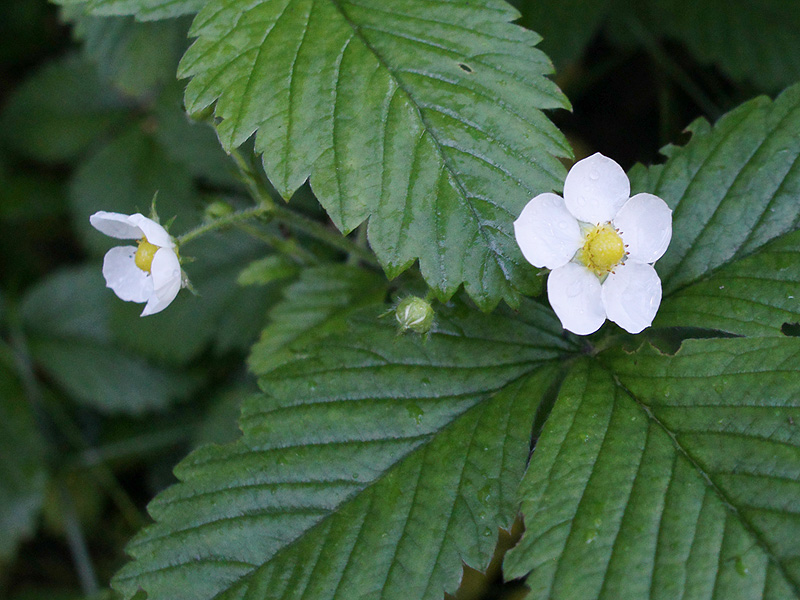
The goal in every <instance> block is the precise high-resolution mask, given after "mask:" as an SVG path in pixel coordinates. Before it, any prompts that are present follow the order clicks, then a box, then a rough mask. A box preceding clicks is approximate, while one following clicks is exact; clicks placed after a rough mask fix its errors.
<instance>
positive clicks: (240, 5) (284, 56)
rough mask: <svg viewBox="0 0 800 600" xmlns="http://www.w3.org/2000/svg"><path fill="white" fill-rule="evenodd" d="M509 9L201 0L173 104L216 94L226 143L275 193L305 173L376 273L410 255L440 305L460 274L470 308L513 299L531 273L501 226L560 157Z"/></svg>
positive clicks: (553, 181) (538, 61)
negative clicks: (256, 158) (377, 265)
mask: <svg viewBox="0 0 800 600" xmlns="http://www.w3.org/2000/svg"><path fill="white" fill-rule="evenodd" d="M517 16H518V15H517V13H516V12H515V11H514V10H513V9H512V8H511V7H509V6H508V5H507V4H505V3H503V2H500V1H496V0H481V1H479V2H470V3H454V2H444V3H428V2H422V1H421V0H402V1H398V2H392V3H390V4H387V3H385V2H377V1H374V0H367V1H365V2H350V1H342V2H340V1H333V0H280V1H275V2H265V1H259V2H251V1H249V0H235V1H233V2H229V1H223V0H212V1H211V2H210V3H209V4H208V5H207V6H206V7H205V8H204V9H203V10H202V11H201V12H200V14H198V16H197V18H196V19H195V22H194V24H193V26H192V30H191V32H190V33H191V35H193V36H197V37H198V39H197V41H196V42H195V43H194V44H193V45H192V46H191V48H190V49H189V50H188V52H187V53H186V55H185V56H184V58H183V60H182V63H181V68H180V75H181V76H183V77H192V80H191V82H190V83H189V85H188V87H187V90H186V107H187V110H188V111H189V112H190V113H191V112H196V111H200V110H202V109H204V108H206V107H208V106H210V105H212V104H214V103H216V105H215V113H216V116H217V117H218V118H219V119H221V121H220V122H219V124H218V132H219V137H220V140H221V142H222V144H223V146H224V147H225V148H226V149H228V150H230V149H232V148H234V147H236V146H239V145H240V144H242V143H243V142H244V141H245V140H247V139H248V138H250V137H251V136H252V135H253V133H254V132H256V131H257V135H256V143H255V144H256V146H255V147H256V150H257V151H258V152H261V153H263V162H264V167H265V169H266V172H267V174H268V176H269V178H270V180H271V182H272V183H273V185H275V187H276V188H277V190H278V191H279V192H280V193H281V194H282V195H283V196H284V197H285V198H289V197H290V196H291V194H292V193H293V192H294V191H295V190H297V189H298V188H299V187H300V186H301V185H302V184H303V182H304V181H306V180H307V179H309V177H310V181H311V187H312V188H313V190H314V193H315V194H316V196H317V198H318V199H319V201H320V203H321V204H322V205H323V206H324V207H325V209H326V210H327V211H328V214H329V215H330V216H331V218H332V219H333V221H334V223H335V224H336V225H337V227H338V228H339V229H340V230H341V231H343V232H345V233H347V232H349V231H351V230H353V229H354V228H355V227H356V226H358V225H359V224H360V223H362V222H363V221H365V220H366V219H367V218H369V229H368V236H369V241H370V244H371V246H372V249H373V250H374V251H375V253H376V255H377V256H378V259H379V260H380V261H381V264H382V265H383V266H384V268H385V269H386V271H387V273H388V274H389V276H390V277H394V276H396V275H397V274H399V273H400V272H402V271H403V270H405V269H406V268H408V267H409V266H410V265H411V264H412V263H413V262H414V261H415V260H417V259H418V260H419V264H420V268H421V270H422V273H423V275H424V277H425V279H426V280H427V282H428V283H429V284H430V285H431V287H433V288H435V289H436V290H437V292H438V294H439V297H440V298H441V299H443V300H446V299H447V298H449V297H450V296H452V295H453V293H454V292H455V291H456V290H457V289H458V288H459V286H460V285H461V284H462V283H463V284H464V286H465V288H466V290H467V292H468V293H469V295H470V296H471V297H472V298H473V299H474V300H475V301H476V302H477V303H478V304H479V305H480V306H481V307H482V308H491V307H493V306H494V305H496V304H497V302H498V301H500V300H501V299H505V300H506V301H507V302H509V303H512V304H513V303H516V302H517V300H518V291H519V290H522V291H527V292H529V291H531V290H532V289H533V281H534V279H535V270H534V269H532V268H531V267H530V265H529V264H528V263H526V262H525V261H524V259H523V258H522V255H521V254H520V252H519V249H518V248H517V245H516V242H515V240H514V236H513V232H512V226H511V224H512V221H513V220H514V218H516V216H517V214H519V212H520V211H521V209H522V207H523V205H524V204H525V202H527V201H528V200H529V199H530V198H531V197H532V196H533V195H535V194H537V193H539V192H544V191H549V190H551V189H554V188H559V187H560V186H561V184H562V182H563V178H564V168H563V166H562V165H561V163H560V162H559V161H558V160H557V157H558V156H567V155H569V154H570V150H569V146H568V145H567V142H566V140H565V139H564V137H563V136H562V135H561V134H560V132H559V131H558V130H557V129H556V128H555V127H554V126H553V125H552V124H551V123H550V122H549V121H548V120H547V119H546V118H545V116H544V115H543V114H542V112H541V109H547V108H565V107H567V106H568V103H567V101H566V99H565V98H564V97H563V95H562V94H561V93H560V91H559V90H558V88H557V87H556V86H555V85H554V84H553V83H552V82H550V81H549V80H548V79H546V78H545V75H547V74H548V73H549V72H550V71H551V65H550V62H549V60H548V59H547V57H546V56H545V55H544V54H542V53H541V52H540V51H538V50H536V49H535V48H534V45H535V44H536V43H537V42H538V41H539V37H538V36H537V35H536V34H535V33H533V32H530V31H526V30H524V29H522V28H520V27H518V26H516V25H511V24H509V23H508V21H510V20H513V19H515V18H517ZM310 40H313V43H312V42H311V41H310Z"/></svg>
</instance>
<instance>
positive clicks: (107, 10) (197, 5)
mask: <svg viewBox="0 0 800 600" xmlns="http://www.w3.org/2000/svg"><path fill="white" fill-rule="evenodd" d="M54 1H55V3H56V4H61V5H63V6H69V7H73V6H74V7H76V8H77V7H80V8H81V9H82V10H83V11H85V12H87V13H89V14H93V15H98V16H120V15H134V16H135V17H136V18H137V19H139V20H140V21H155V20H158V19H170V18H172V17H180V16H182V15H190V14H195V13H196V12H198V11H199V10H200V9H201V8H203V6H205V5H206V3H207V2H208V0H54Z"/></svg>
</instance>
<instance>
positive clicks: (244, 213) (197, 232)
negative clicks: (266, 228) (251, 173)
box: [177, 199, 275, 246]
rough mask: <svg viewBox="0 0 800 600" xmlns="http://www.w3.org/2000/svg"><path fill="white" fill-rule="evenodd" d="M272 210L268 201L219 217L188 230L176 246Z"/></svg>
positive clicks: (264, 214)
mask: <svg viewBox="0 0 800 600" xmlns="http://www.w3.org/2000/svg"><path fill="white" fill-rule="evenodd" d="M274 209H275V207H274V205H273V204H272V200H271V199H270V200H269V203H266V202H260V203H259V205H258V206H254V207H252V208H246V209H244V210H240V211H237V212H235V213H232V214H230V215H226V216H224V217H220V218H219V219H215V220H213V221H208V222H207V223H203V224H202V225H198V226H197V227H195V228H194V229H190V230H189V231H187V232H186V233H184V234H183V235H182V236H180V237H178V238H177V242H178V246H182V245H183V244H186V243H187V242H191V241H192V240H193V239H195V238H198V237H200V236H202V235H205V234H206V233H209V232H211V231H215V230H217V229H222V228H224V227H230V226H231V225H238V224H240V223H243V222H245V221H249V220H251V219H256V218H258V217H263V216H266V215H269V214H270V213H271V212H273V210H274Z"/></svg>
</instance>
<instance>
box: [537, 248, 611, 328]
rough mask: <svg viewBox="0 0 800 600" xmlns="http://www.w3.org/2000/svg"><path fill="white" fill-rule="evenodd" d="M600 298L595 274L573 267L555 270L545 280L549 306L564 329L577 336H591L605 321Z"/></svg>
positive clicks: (567, 266) (579, 266)
mask: <svg viewBox="0 0 800 600" xmlns="http://www.w3.org/2000/svg"><path fill="white" fill-rule="evenodd" d="M600 294H601V287H600V281H599V280H598V279H597V277H596V276H595V275H594V273H592V272H591V271H589V270H588V269H587V268H586V267H583V266H581V265H578V264H575V263H567V264H566V265H564V266H563V267H559V268H558V269H555V270H554V271H553V272H552V273H550V277H548V278H547V297H548V299H549V300H550V306H552V307H553V310H554V311H555V312H556V315H557V316H558V318H559V319H560V320H561V325H562V326H563V327H564V329H566V330H568V331H571V332H572V333H577V334H578V335H588V334H590V333H594V332H595V331H597V330H598V329H600V326H601V325H602V324H603V322H604V321H605V320H606V313H605V310H604V309H603V302H602V300H601V298H600Z"/></svg>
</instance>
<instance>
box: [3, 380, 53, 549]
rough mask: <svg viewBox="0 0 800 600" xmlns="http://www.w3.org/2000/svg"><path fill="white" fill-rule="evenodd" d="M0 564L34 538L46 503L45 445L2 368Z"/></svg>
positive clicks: (15, 386) (16, 386)
mask: <svg viewBox="0 0 800 600" xmlns="http://www.w3.org/2000/svg"><path fill="white" fill-rule="evenodd" d="M0 456H2V457H3V458H2V460H0V531H2V532H3V534H2V535H0V564H1V563H3V562H5V561H7V560H9V559H11V558H12V557H13V555H14V553H15V551H16V547H17V544H18V543H19V541H20V540H21V539H22V538H25V537H27V536H29V535H31V534H32V533H33V531H34V528H35V527H36V518H37V516H38V514H39V510H40V509H41V506H42V502H43V500H44V491H45V484H46V479H47V472H46V469H45V461H44V443H43V441H42V439H41V437H40V435H39V432H38V430H37V429H36V425H35V423H34V418H33V411H32V410H31V406H30V404H29V401H28V399H27V398H26V397H25V395H24V394H23V393H22V389H21V387H20V386H19V384H18V383H17V381H16V379H15V377H14V375H13V374H12V373H10V372H9V371H7V370H6V369H5V368H2V367H0Z"/></svg>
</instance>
